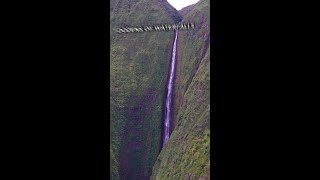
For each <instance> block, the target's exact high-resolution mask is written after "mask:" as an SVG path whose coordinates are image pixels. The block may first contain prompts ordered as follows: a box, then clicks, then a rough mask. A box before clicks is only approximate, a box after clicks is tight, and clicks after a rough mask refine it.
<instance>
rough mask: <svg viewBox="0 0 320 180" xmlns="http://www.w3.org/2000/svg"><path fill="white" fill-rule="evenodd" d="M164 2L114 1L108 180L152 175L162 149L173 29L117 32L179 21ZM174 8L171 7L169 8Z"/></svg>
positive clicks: (146, 177) (112, 12)
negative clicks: (163, 117)
mask: <svg viewBox="0 0 320 180" xmlns="http://www.w3.org/2000/svg"><path fill="white" fill-rule="evenodd" d="M166 3H167V2H166V1H165V2H162V1H159V0H131V1H130V0H112V1H111V4H110V5H111V9H110V11H111V12H110V15H111V17H110V22H111V26H110V31H111V34H110V40H111V47H110V52H111V54H110V130H111V134H110V141H111V144H110V154H111V161H110V178H111V179H114V180H116V179H128V178H129V177H130V179H149V177H150V175H151V171H152V167H153V165H154V163H155V161H156V158H157V156H158V154H159V151H160V141H161V126H162V103H163V99H164V90H165V84H166V75H167V71H168V64H169V62H168V60H169V59H170V55H171V49H172V41H173V38H174V32H173V31H169V32H145V33H128V34H118V33H116V30H117V28H119V27H126V26H132V27H136V26H140V25H142V26H143V25H155V24H162V23H168V24H171V23H175V22H176V19H177V17H179V15H178V12H175V11H173V10H172V9H171V10H170V12H168V6H167V5H166ZM169 9H170V7H169Z"/></svg>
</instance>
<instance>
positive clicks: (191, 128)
mask: <svg viewBox="0 0 320 180" xmlns="http://www.w3.org/2000/svg"><path fill="white" fill-rule="evenodd" d="M209 9H210V4H209V0H200V2H198V3H197V4H196V5H195V6H194V8H193V9H192V10H191V11H190V12H189V13H187V14H186V15H184V17H183V20H182V22H193V23H195V25H196V28H195V29H194V30H188V31H179V36H178V59H177V69H176V79H175V93H174V95H175V115H174V116H175V118H174V119H175V128H174V130H173V132H172V134H171V137H170V139H169V141H168V143H167V144H166V145H165V146H164V148H163V149H162V151H161V153H160V155H159V157H158V159H157V161H156V163H155V165H154V167H153V172H152V177H151V179H161V180H162V179H210V14H209V13H210V12H209V11H210V10H209Z"/></svg>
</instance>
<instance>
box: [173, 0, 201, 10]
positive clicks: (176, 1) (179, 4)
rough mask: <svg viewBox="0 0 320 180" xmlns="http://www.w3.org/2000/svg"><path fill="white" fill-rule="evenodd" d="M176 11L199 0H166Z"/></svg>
mask: <svg viewBox="0 0 320 180" xmlns="http://www.w3.org/2000/svg"><path fill="white" fill-rule="evenodd" d="M167 1H168V2H169V3H170V4H171V5H172V6H173V7H175V8H176V9H177V10H178V11H179V10H181V9H182V8H184V7H186V6H189V5H191V4H195V3H197V2H198V1H199V0H167Z"/></svg>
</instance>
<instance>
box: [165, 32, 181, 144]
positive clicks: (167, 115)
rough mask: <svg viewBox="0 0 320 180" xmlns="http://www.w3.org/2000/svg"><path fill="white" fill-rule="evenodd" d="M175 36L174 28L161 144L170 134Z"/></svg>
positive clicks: (175, 48) (175, 47)
mask: <svg viewBox="0 0 320 180" xmlns="http://www.w3.org/2000/svg"><path fill="white" fill-rule="evenodd" d="M177 37H178V30H176V36H175V38H174V43H173V48H172V57H171V66H170V76H169V81H168V84H167V88H168V89H167V96H166V104H165V105H166V106H165V118H164V137H163V146H164V145H165V144H166V143H167V141H168V139H169V136H170V121H171V117H172V113H171V110H172V89H173V79H174V70H175V66H176V51H177Z"/></svg>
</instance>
